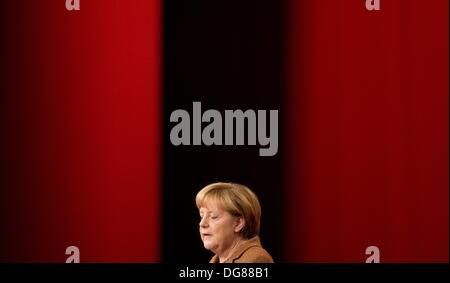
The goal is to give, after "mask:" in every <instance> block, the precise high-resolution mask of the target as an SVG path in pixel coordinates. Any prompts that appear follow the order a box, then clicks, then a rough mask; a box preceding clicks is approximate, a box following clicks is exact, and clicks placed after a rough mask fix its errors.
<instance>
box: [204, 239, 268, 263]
mask: <svg viewBox="0 0 450 283" xmlns="http://www.w3.org/2000/svg"><path fill="white" fill-rule="evenodd" d="M209 262H210V263H219V257H218V256H217V255H215V256H213V258H212V259H211V260H210V261H209ZM224 263H273V259H272V257H271V256H270V254H269V253H268V252H267V251H266V250H265V249H264V248H263V247H262V246H261V242H260V241H259V237H258V236H255V237H253V238H251V239H247V240H244V241H241V242H240V243H239V244H238V246H237V247H236V249H235V251H234V252H233V254H232V255H231V256H230V257H229V258H228V259H227V260H226V261H225V262H224Z"/></svg>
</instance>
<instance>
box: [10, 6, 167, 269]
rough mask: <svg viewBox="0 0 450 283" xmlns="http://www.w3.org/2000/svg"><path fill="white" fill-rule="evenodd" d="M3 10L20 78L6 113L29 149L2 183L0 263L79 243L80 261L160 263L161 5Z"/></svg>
mask: <svg viewBox="0 0 450 283" xmlns="http://www.w3.org/2000/svg"><path fill="white" fill-rule="evenodd" d="M3 6H4V7H6V8H7V9H8V11H9V12H8V13H9V15H10V16H7V17H8V18H7V19H5V18H4V19H3V21H5V23H4V24H5V25H6V23H7V24H8V37H7V40H6V41H5V42H4V44H3V52H4V53H5V54H6V53H7V54H9V55H8V57H9V58H8V59H7V60H8V62H9V63H7V67H10V68H11V72H14V70H17V74H20V82H17V84H14V85H13V83H10V84H9V83H8V88H9V91H10V92H9V94H10V95H11V96H12V97H16V98H14V100H13V101H12V102H10V104H9V105H10V107H11V109H10V110H9V113H8V114H7V115H8V117H10V118H11V119H16V120H17V121H14V120H13V121H12V123H14V125H15V126H16V129H15V132H20V134H19V136H20V137H19V139H20V140H25V139H26V140H27V143H23V144H21V145H17V144H16V145H15V146H20V147H21V148H19V150H18V151H20V152H28V154H27V155H22V156H21V157H20V158H21V160H19V161H18V162H17V163H18V164H21V166H24V165H23V164H26V166H25V167H24V168H22V169H21V172H20V174H19V173H18V172H19V171H15V173H14V174H16V175H17V176H16V177H14V178H15V181H14V182H11V186H10V187H7V188H3V189H4V190H5V191H7V195H6V196H5V198H7V200H5V203H6V202H7V203H8V205H9V206H8V208H7V211H8V215H3V217H4V218H5V219H8V220H7V221H8V222H7V223H6V225H5V226H3V228H4V230H2V234H3V235H2V236H3V237H4V241H3V242H4V243H3V245H4V246H6V248H5V249H4V250H3V252H2V259H1V260H2V261H29V262H35V261H45V262H49V261H50V262H65V260H66V258H67V257H68V255H65V250H66V248H67V247H68V246H77V247H78V248H79V250H80V260H81V262H156V261H159V260H160V235H159V233H160V231H159V230H160V192H159V190H160V172H159V170H160V164H161V158H160V153H159V150H160V131H161V121H160V116H161V113H160V111H161V110H160V109H161V105H160V100H161V98H160V96H161V95H160V91H161V90H160V85H161V83H160V80H161V73H160V67H161V66H160V65H161V55H160V53H161V46H160V45H161V39H160V37H161V2H160V1H159V0H152V1H149V0H129V1H81V10H80V11H68V10H66V7H65V1H10V2H9V3H7V4H4V5H3ZM17 74H16V77H15V78H17V77H19V75H17ZM12 77H14V76H12ZM17 97H18V98H17ZM11 155H12V153H11ZM9 168H11V167H9ZM11 178H12V177H11Z"/></svg>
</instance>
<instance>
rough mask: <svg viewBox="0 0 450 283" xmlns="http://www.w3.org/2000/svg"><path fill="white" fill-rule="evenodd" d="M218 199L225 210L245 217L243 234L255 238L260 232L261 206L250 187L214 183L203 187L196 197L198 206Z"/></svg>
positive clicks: (218, 202) (248, 237)
mask: <svg viewBox="0 0 450 283" xmlns="http://www.w3.org/2000/svg"><path fill="white" fill-rule="evenodd" d="M210 201H216V202H217V204H218V205H219V206H220V207H221V208H222V209H223V210H225V211H228V212H229V213H230V214H231V215H233V216H236V217H243V218H244V219H245V225H244V228H243V229H242V230H241V234H242V235H243V236H244V237H245V238H247V239H250V238H253V237H254V236H257V235H258V234H259V226H260V219H261V206H260V204H259V201H258V197H257V196H256V195H255V193H254V192H252V191H251V190H250V189H249V188H247V187H246V186H244V185H241V184H236V183H213V184H210V185H207V186H206V187H204V188H203V189H201V190H200V191H199V192H198V193H197V196H196V197H195V203H196V205H197V208H199V209H200V208H201V207H203V206H205V204H206V203H208V202H210Z"/></svg>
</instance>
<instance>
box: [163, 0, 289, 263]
mask: <svg viewBox="0 0 450 283" xmlns="http://www.w3.org/2000/svg"><path fill="white" fill-rule="evenodd" d="M281 12H282V9H281V1H256V0H255V1H229V0H219V1H208V0H194V1H177V0H168V1H164V127H165V130H164V138H165V140H164V203H163V204H164V210H163V211H164V213H163V215H164V218H163V220H164V238H163V239H164V244H163V247H164V249H163V251H164V253H163V260H164V261H166V262H207V261H208V260H209V258H210V257H211V256H212V254H211V253H210V252H208V251H205V250H204V249H203V245H202V243H201V241H200V237H199V234H198V219H199V218H198V211H197V208H196V206H195V202H194V198H195V195H196V193H197V191H198V190H200V189H201V188H202V187H203V186H205V185H206V184H208V183H211V182H216V181H232V182H239V183H243V184H245V185H247V186H249V187H250V188H251V189H253V190H254V191H255V192H256V194H257V195H258V196H259V198H260V201H261V203H262V210H263V216H262V228H261V229H262V230H261V238H262V242H263V245H264V246H265V247H266V248H267V249H268V250H269V251H270V252H271V253H272V254H273V256H274V258H275V259H276V260H279V259H280V252H279V244H280V231H281V225H280V221H279V219H280V218H281V211H280V205H281V203H280V200H281V197H280V194H281V188H280V183H281V177H280V173H281V169H280V164H281V163H280V155H281V149H280V151H279V152H278V154H277V155H275V156H274V157H260V156H259V147H258V146H210V147H208V146H204V145H202V146H198V145H197V146H179V147H175V146H173V145H172V144H171V142H170V140H169V134H170V130H171V126H173V125H174V124H171V123H170V122H169V117H170V114H171V113H172V111H174V110H176V109H185V110H187V111H188V112H190V114H191V118H192V103H193V102H194V101H201V102H202V109H203V111H205V110H207V109H217V110H219V111H220V112H221V113H222V114H224V110H225V109H231V110H236V109H242V110H247V109H253V110H258V109H263V110H270V109H278V110H280V111H281V109H280V107H281V95H282V93H281V92H282V89H281V86H282V84H281V78H282V74H281V70H282V68H281V62H282V60H281V43H282V40H281V26H282V23H281ZM280 124H281V122H280ZM280 136H281V135H280ZM280 143H281V140H280Z"/></svg>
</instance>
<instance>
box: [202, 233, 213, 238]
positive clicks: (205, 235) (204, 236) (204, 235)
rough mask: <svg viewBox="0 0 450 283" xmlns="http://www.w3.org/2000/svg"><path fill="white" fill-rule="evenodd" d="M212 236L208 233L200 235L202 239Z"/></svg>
mask: <svg viewBox="0 0 450 283" xmlns="http://www.w3.org/2000/svg"><path fill="white" fill-rule="evenodd" d="M211 236H212V235H211V234H209V233H202V237H203V238H206V237H211Z"/></svg>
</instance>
